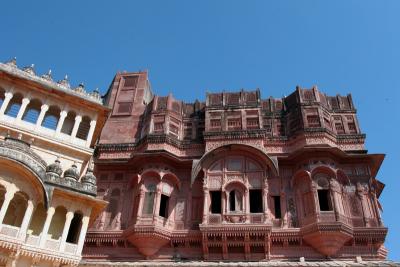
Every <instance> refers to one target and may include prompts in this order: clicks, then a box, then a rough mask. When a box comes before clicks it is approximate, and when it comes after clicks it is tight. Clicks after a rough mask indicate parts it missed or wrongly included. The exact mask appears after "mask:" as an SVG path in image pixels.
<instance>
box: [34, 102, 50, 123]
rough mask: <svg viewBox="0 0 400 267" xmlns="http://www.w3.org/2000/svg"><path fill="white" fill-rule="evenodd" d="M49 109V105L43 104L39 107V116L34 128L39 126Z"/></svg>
mask: <svg viewBox="0 0 400 267" xmlns="http://www.w3.org/2000/svg"><path fill="white" fill-rule="evenodd" d="M48 110H49V105H47V104H43V105H42V107H41V108H40V114H39V117H38V119H37V121H36V129H37V128H39V127H40V126H41V125H42V122H43V119H44V115H46V112H47V111H48Z"/></svg>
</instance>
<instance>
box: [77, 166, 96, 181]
mask: <svg viewBox="0 0 400 267" xmlns="http://www.w3.org/2000/svg"><path fill="white" fill-rule="evenodd" d="M81 182H82V183H83V184H91V185H96V176H94V174H93V168H92V167H91V166H89V167H88V169H87V171H86V174H85V175H84V176H83V177H82V180H81Z"/></svg>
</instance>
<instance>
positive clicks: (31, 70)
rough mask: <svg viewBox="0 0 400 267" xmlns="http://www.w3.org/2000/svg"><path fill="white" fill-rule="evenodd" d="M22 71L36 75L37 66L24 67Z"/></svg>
mask: <svg viewBox="0 0 400 267" xmlns="http://www.w3.org/2000/svg"><path fill="white" fill-rule="evenodd" d="M22 70H23V71H25V72H26V73H29V74H31V75H35V64H31V65H30V66H27V67H24V68H22Z"/></svg>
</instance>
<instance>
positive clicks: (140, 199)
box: [136, 187, 145, 221]
mask: <svg viewBox="0 0 400 267" xmlns="http://www.w3.org/2000/svg"><path fill="white" fill-rule="evenodd" d="M144 195H145V194H144V190H143V188H142V187H141V188H140V189H139V205H138V210H137V219H136V221H138V219H140V218H141V217H142V211H143V201H144Z"/></svg>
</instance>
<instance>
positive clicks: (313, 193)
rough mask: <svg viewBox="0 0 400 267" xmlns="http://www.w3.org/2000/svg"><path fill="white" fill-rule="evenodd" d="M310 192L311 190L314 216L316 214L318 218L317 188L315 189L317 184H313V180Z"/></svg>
mask: <svg viewBox="0 0 400 267" xmlns="http://www.w3.org/2000/svg"><path fill="white" fill-rule="evenodd" d="M311 192H312V195H313V198H314V212H315V216H316V218H318V219H319V214H320V208H319V201H318V190H317V186H316V185H315V184H314V182H312V185H311Z"/></svg>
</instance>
